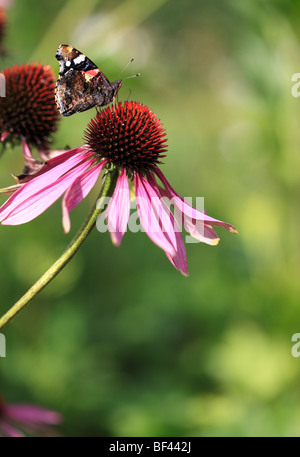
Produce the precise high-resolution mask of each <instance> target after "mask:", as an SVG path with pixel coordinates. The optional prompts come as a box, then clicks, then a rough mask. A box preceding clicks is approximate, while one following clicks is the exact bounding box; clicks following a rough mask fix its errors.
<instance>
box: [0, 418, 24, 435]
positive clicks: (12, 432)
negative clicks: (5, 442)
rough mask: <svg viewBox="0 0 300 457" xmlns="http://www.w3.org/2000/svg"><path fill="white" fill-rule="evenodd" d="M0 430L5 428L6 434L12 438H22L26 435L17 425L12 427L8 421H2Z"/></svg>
mask: <svg viewBox="0 0 300 457" xmlns="http://www.w3.org/2000/svg"><path fill="white" fill-rule="evenodd" d="M0 430H3V432H4V434H5V436H7V437H10V438H21V437H24V436H25V435H24V433H22V432H21V431H20V430H18V429H16V428H15V427H12V426H11V425H10V424H9V423H7V422H6V421H1V422H0Z"/></svg>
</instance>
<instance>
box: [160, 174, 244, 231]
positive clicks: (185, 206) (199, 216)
mask: <svg viewBox="0 0 300 457" xmlns="http://www.w3.org/2000/svg"><path fill="white" fill-rule="evenodd" d="M155 174H156V175H157V176H158V178H159V179H160V180H161V182H162V183H163V184H164V186H165V187H166V189H167V191H168V192H169V194H170V197H171V198H172V201H173V203H174V205H175V206H176V207H177V208H178V209H179V211H181V212H182V213H183V214H185V215H186V216H187V217H189V218H190V219H194V220H201V221H203V222H204V223H207V224H209V225H217V226H220V227H223V228H225V229H226V230H229V231H230V232H233V233H238V232H237V230H236V229H235V228H234V227H233V225H231V224H227V223H226V222H222V221H219V220H217V219H214V218H213V217H210V216H207V214H205V213H202V212H201V211H198V210H197V209H196V208H193V207H192V206H191V205H190V204H189V203H187V202H185V201H184V199H183V198H182V197H180V195H178V194H177V193H176V192H175V190H174V189H173V188H172V187H171V185H170V184H169V182H168V181H167V180H166V178H165V176H164V175H163V173H162V172H161V171H160V170H159V169H158V168H156V170H155Z"/></svg>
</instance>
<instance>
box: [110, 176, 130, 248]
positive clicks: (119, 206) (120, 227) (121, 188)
mask: <svg viewBox="0 0 300 457" xmlns="http://www.w3.org/2000/svg"><path fill="white" fill-rule="evenodd" d="M129 215H130V195H129V186H128V181H127V175H126V170H125V169H122V171H121V174H120V176H119V177H118V181H117V184H116V187H115V190H114V193H113V196H112V198H111V199H110V202H109V204H108V208H107V226H108V229H109V232H110V236H111V239H112V242H113V243H114V244H115V245H116V246H120V244H121V241H122V238H123V235H124V233H125V231H126V227H127V224H128V219H129Z"/></svg>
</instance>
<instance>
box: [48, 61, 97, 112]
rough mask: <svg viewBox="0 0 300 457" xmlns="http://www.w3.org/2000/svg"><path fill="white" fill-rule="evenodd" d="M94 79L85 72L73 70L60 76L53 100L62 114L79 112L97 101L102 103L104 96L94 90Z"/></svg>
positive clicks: (91, 106) (92, 105)
mask: <svg viewBox="0 0 300 457" xmlns="http://www.w3.org/2000/svg"><path fill="white" fill-rule="evenodd" d="M94 79H95V77H93V76H91V77H88V76H87V75H86V74H85V73H81V72H80V71H74V70H69V71H68V72H66V73H65V74H64V75H62V76H60V78H59V79H58V81H57V83H56V90H55V100H56V104H57V107H58V109H59V111H60V113H61V114H62V115H63V116H71V115H72V114H74V113H81V112H82V111H86V110H88V109H90V108H93V107H94V106H95V105H96V104H98V103H99V102H100V105H101V103H103V101H104V97H103V96H101V93H97V92H96V90H95V82H93V80H94ZM95 92H96V93H95ZM95 95H96V97H95ZM101 99H102V100H101Z"/></svg>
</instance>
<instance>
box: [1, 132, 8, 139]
mask: <svg viewBox="0 0 300 457" xmlns="http://www.w3.org/2000/svg"><path fill="white" fill-rule="evenodd" d="M8 136H9V132H3V133H2V134H1V137H0V141H4V140H5V139H6V138H7V137H8Z"/></svg>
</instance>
